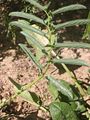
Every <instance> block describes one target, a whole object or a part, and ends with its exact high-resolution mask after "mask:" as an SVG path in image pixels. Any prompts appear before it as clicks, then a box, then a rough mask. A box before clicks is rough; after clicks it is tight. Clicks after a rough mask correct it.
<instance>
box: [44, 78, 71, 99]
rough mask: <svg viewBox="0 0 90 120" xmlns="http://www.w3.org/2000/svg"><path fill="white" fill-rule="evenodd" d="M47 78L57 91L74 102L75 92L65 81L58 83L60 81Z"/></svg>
mask: <svg viewBox="0 0 90 120" xmlns="http://www.w3.org/2000/svg"><path fill="white" fill-rule="evenodd" d="M46 78H47V80H49V82H50V83H51V84H53V85H54V86H55V87H56V89H57V90H58V91H59V92H61V93H62V94H64V95H65V96H67V97H68V98H69V99H70V100H73V91H72V89H71V87H70V85H69V84H68V83H67V82H66V81H64V80H60V81H58V80H55V79H54V78H53V77H51V76H47V77H46Z"/></svg>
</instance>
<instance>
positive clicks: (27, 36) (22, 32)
mask: <svg viewBox="0 0 90 120" xmlns="http://www.w3.org/2000/svg"><path fill="white" fill-rule="evenodd" d="M21 34H23V35H24V36H25V37H26V38H27V41H28V43H29V44H30V45H31V43H32V45H33V46H37V47H38V48H39V49H41V50H42V51H44V50H45V48H44V46H43V45H42V44H41V43H40V42H39V41H38V40H36V38H34V37H32V35H30V34H28V32H26V31H21Z"/></svg>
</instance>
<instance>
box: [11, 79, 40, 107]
mask: <svg viewBox="0 0 90 120" xmlns="http://www.w3.org/2000/svg"><path fill="white" fill-rule="evenodd" d="M9 80H10V81H11V83H12V84H13V85H14V86H15V92H16V93H17V94H18V95H19V96H20V97H22V98H23V99H24V100H25V101H27V102H35V103H33V104H35V105H37V104H40V103H41V100H40V98H39V97H38V96H37V95H36V94H35V93H33V92H28V91H27V90H25V91H23V86H22V85H20V84H19V83H17V82H16V81H14V80H13V79H12V78H10V77H9ZM36 103H37V104H36ZM37 106H39V105H37Z"/></svg>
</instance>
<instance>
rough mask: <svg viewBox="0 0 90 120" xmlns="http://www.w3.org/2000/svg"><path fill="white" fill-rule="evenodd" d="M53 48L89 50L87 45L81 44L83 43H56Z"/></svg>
mask: <svg viewBox="0 0 90 120" xmlns="http://www.w3.org/2000/svg"><path fill="white" fill-rule="evenodd" d="M53 47H54V48H65V47H66V48H84V49H90V44H89V43H83V42H81V43H80V42H64V43H56V44H55V45H54V46H53Z"/></svg>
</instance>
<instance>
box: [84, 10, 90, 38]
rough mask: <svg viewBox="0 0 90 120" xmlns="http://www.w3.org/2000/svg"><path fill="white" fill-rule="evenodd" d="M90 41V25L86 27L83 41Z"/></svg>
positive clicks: (89, 16) (89, 17)
mask: <svg viewBox="0 0 90 120" xmlns="http://www.w3.org/2000/svg"><path fill="white" fill-rule="evenodd" d="M88 19H90V11H89V14H88ZM85 38H86V39H90V24H87V25H86V29H85V31H84V34H83V39H85Z"/></svg>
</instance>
